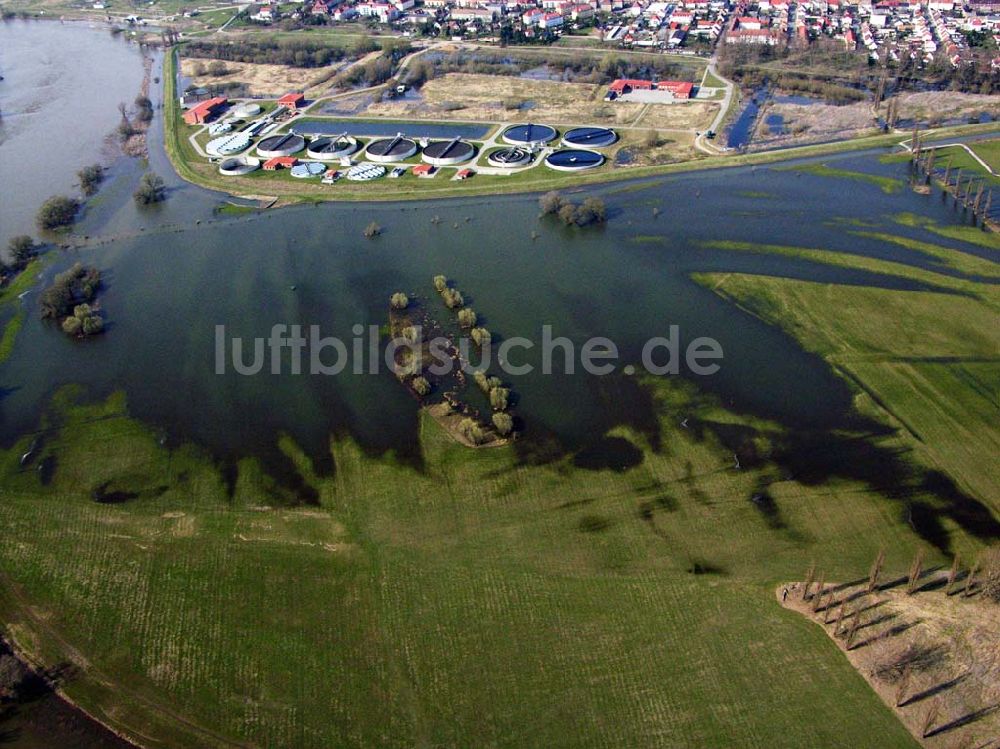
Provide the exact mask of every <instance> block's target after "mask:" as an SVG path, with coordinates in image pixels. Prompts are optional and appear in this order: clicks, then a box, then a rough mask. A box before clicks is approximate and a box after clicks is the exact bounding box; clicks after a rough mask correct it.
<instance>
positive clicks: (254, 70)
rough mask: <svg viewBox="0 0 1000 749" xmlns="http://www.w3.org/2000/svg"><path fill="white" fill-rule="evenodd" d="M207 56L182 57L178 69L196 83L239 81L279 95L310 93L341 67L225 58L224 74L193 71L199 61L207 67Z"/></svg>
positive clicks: (259, 93) (252, 89) (262, 93)
mask: <svg viewBox="0 0 1000 749" xmlns="http://www.w3.org/2000/svg"><path fill="white" fill-rule="evenodd" d="M212 62H213V61H212V60H209V59H202V58H196V59H187V58H185V59H182V60H181V72H182V73H183V74H184V75H185V76H187V77H188V78H191V80H192V82H193V83H194V85H196V86H218V85H220V84H223V83H231V82H238V83H244V84H246V86H247V88H248V90H249V92H250V93H251V94H253V95H256V96H281V95H282V94H285V93H287V92H289V91H305V92H306V93H307V94H309V95H313V94H315V93H316V92H310V90H309V89H310V88H312V87H313V86H317V85H319V84H321V83H323V82H325V81H326V80H328V79H329V77H330V74H331V72H332V68H333V67H336V68H337V69H339V68H340V64H337V65H336V66H331V67H326V68H293V67H291V66H289V65H264V64H257V63H249V62H227V63H226V67H227V68H228V69H229V72H228V73H227V74H226V75H195V74H194V69H195V66H196V65H198V64H199V63H201V64H203V65H205V66H206V67H208V65H209V64H210V63H212Z"/></svg>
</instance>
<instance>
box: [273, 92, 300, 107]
mask: <svg viewBox="0 0 1000 749" xmlns="http://www.w3.org/2000/svg"><path fill="white" fill-rule="evenodd" d="M305 101H306V95H305V94H285V95H284V96H282V97H281V98H280V99H278V105H279V106H282V107H288V108H289V109H298V108H299V107H301V106H302V105H303V104H304V103H305Z"/></svg>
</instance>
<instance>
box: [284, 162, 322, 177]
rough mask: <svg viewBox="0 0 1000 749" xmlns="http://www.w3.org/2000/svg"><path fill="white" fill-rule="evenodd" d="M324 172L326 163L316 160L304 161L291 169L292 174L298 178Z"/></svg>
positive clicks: (317, 175) (318, 174)
mask: <svg viewBox="0 0 1000 749" xmlns="http://www.w3.org/2000/svg"><path fill="white" fill-rule="evenodd" d="M324 172H326V164H320V163H319V162H317V161H305V162H303V163H301V164H296V165H295V166H293V167H292V169H291V174H292V176H293V177H297V178H298V179H307V178H309V177H319V176H320V175H321V174H323V173H324Z"/></svg>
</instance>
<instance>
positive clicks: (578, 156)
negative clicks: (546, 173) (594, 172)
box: [545, 148, 604, 172]
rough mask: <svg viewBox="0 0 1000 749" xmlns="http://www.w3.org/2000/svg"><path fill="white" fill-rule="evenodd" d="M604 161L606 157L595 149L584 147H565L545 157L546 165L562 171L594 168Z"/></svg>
mask: <svg viewBox="0 0 1000 749" xmlns="http://www.w3.org/2000/svg"><path fill="white" fill-rule="evenodd" d="M603 163H604V157H603V156H602V155H601V154H599V153H597V152H595V151H586V150H584V149H582V148H565V149H563V150H561V151H553V152H552V153H550V154H549V155H548V156H546V157H545V165H546V166H547V167H549V168H550V169H556V170H558V171H560V172H578V171H581V170H583V169H593V168H594V167H595V166H600V165H601V164H603Z"/></svg>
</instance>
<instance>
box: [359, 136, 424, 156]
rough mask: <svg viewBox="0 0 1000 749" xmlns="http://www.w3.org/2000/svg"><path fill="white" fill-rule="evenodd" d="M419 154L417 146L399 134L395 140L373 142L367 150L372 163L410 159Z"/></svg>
mask: <svg viewBox="0 0 1000 749" xmlns="http://www.w3.org/2000/svg"><path fill="white" fill-rule="evenodd" d="M416 152H417V144H416V142H414V141H413V140H411V139H410V138H407V137H405V136H404V135H403V134H402V133H399V134H398V135H396V136H395V137H393V138H379V139H378V140H373V141H372V142H371V143H369V144H368V148H366V149H365V155H366V156H367V157H368V158H369V159H371V160H372V161H381V162H393V161H402V160H403V159H408V158H410V157H411V156H412V155H413V154H415V153H416Z"/></svg>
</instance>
